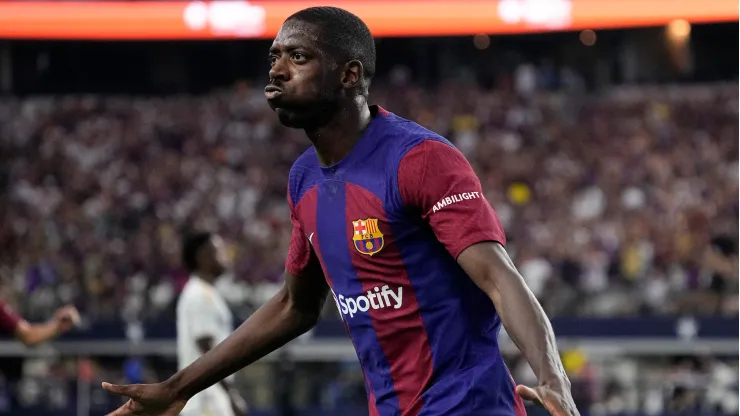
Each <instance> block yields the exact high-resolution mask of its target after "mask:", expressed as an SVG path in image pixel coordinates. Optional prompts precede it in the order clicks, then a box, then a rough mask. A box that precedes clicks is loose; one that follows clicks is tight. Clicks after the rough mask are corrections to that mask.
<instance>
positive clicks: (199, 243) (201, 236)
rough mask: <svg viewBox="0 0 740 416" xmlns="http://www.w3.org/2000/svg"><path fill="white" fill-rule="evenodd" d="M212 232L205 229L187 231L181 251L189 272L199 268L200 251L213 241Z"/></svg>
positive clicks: (184, 264) (183, 263)
mask: <svg viewBox="0 0 740 416" xmlns="http://www.w3.org/2000/svg"><path fill="white" fill-rule="evenodd" d="M211 237H212V234H211V233H209V232H205V231H197V232H192V233H187V234H186V235H185V237H184V238H183V240H182V251H181V252H180V256H181V260H182V265H183V267H185V270H186V271H187V272H188V273H193V272H194V271H196V270H197V269H198V252H199V251H200V249H201V248H202V247H203V246H204V245H206V244H208V242H209V241H211Z"/></svg>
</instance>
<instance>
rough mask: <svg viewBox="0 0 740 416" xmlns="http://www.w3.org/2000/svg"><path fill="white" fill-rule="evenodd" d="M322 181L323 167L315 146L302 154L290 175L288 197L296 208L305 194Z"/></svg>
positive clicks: (294, 163)
mask: <svg viewBox="0 0 740 416" xmlns="http://www.w3.org/2000/svg"><path fill="white" fill-rule="evenodd" d="M320 179H321V166H320V165H319V159H318V157H317V156H316V150H315V149H314V147H313V146H311V147H309V148H308V149H307V150H306V151H305V152H303V154H301V155H300V156H299V157H298V159H296V161H295V162H293V166H292V167H291V168H290V172H289V173H288V196H289V198H290V202H291V203H292V204H293V205H294V206H295V205H298V201H299V200H300V199H301V197H302V196H303V194H305V193H306V191H308V190H309V189H310V188H311V187H313V185H315V184H316V183H318V181H319V180H320Z"/></svg>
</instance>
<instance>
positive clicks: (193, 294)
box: [178, 278, 214, 307]
mask: <svg viewBox="0 0 740 416" xmlns="http://www.w3.org/2000/svg"><path fill="white" fill-rule="evenodd" d="M212 292H214V291H213V290H211V289H210V288H208V287H207V286H206V285H205V284H204V283H203V282H201V281H199V280H198V279H195V278H191V279H190V280H189V281H188V282H187V283H186V284H185V287H183V289H182V293H180V299H179V300H178V306H180V307H182V306H188V305H195V304H198V305H199V304H203V303H204V302H208V300H209V299H211V298H212V297H213V293H212Z"/></svg>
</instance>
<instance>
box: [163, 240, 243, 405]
mask: <svg viewBox="0 0 740 416" xmlns="http://www.w3.org/2000/svg"><path fill="white" fill-rule="evenodd" d="M182 263H183V266H184V267H185V268H186V269H187V271H188V272H189V273H190V280H188V282H187V284H186V285H185V287H184V288H183V291H182V294H181V295H180V299H179V300H178V302H177V359H178V367H179V368H180V369H183V368H185V367H187V366H188V365H189V364H190V363H192V362H193V361H195V360H197V359H198V358H199V357H200V356H201V355H203V354H205V353H206V352H208V351H209V350H210V349H211V348H213V347H214V346H216V345H218V344H219V343H220V342H221V341H223V340H224V339H226V337H228V336H229V335H230V334H231V332H232V331H233V329H234V327H233V317H232V315H231V311H230V310H229V307H228V306H227V305H226V301H225V300H224V299H223V297H221V295H219V293H218V292H217V291H216V288H215V287H214V286H213V283H214V282H215V281H216V279H217V278H218V277H219V276H221V275H222V274H223V273H224V272H225V271H226V267H227V259H226V253H225V246H224V243H223V240H222V239H221V238H220V237H219V236H218V235H216V234H211V233H207V232H199V233H194V234H191V235H189V236H187V237H185V239H184V241H183V244H182ZM246 413H247V409H246V403H245V402H244V399H242V398H241V396H240V395H239V393H238V392H237V391H236V389H235V388H234V386H233V384H232V379H231V378H227V379H225V380H223V381H222V382H220V383H217V384H215V385H213V386H212V387H210V388H208V389H206V390H204V391H202V392H201V393H198V394H197V395H195V396H193V398H192V399H190V400H188V403H187V406H185V408H184V409H183V411H182V413H181V415H182V416H244V415H246Z"/></svg>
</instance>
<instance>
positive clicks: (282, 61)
mask: <svg viewBox="0 0 740 416" xmlns="http://www.w3.org/2000/svg"><path fill="white" fill-rule="evenodd" d="M319 33H320V30H319V29H318V28H317V27H316V26H315V25H313V24H310V23H305V22H301V21H296V20H291V21H288V22H286V23H285V24H284V25H283V27H282V28H281V29H280V32H279V33H278V35H277V37H276V38H275V40H274V41H273V42H272V47H271V48H270V82H269V84H268V85H267V87H265V97H266V98H267V102H268V103H269V104H270V107H271V108H272V109H273V110H274V111H275V113H277V115H278V118H279V119H280V122H281V123H282V124H284V125H285V126H288V127H293V128H301V129H305V128H311V127H318V126H321V125H323V124H326V122H328V120H329V119H330V118H331V116H332V115H333V114H334V113H335V111H336V109H337V108H338V97H339V93H340V90H341V83H340V75H339V74H338V73H337V71H336V65H335V64H334V62H333V60H332V58H331V57H329V56H326V55H325V54H324V53H322V50H321V46H320V43H319V36H318V34H319Z"/></svg>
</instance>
